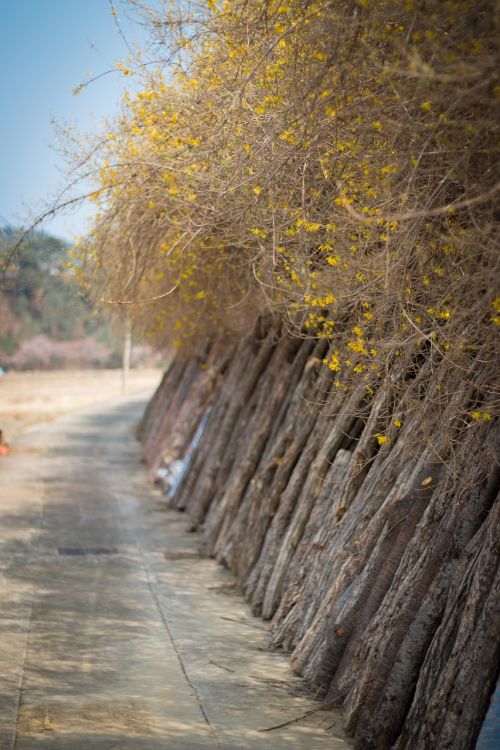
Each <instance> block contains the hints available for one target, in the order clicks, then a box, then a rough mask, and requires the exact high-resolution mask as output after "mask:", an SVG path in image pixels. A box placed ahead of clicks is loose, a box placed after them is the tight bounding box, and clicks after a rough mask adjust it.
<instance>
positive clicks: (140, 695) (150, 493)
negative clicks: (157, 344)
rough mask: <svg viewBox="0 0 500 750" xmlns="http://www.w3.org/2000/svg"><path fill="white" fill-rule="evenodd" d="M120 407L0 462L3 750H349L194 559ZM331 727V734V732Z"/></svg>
mask: <svg viewBox="0 0 500 750" xmlns="http://www.w3.org/2000/svg"><path fill="white" fill-rule="evenodd" d="M144 405H145V402H144V401H143V400H139V399H137V398H136V399H134V400H131V401H128V402H126V401H118V402H115V403H114V404H112V405H110V406H108V407H105V408H104V407H100V408H99V409H94V410H92V411H85V412H81V413H80V414H77V415H74V414H73V415H69V416H66V417H63V418H61V419H59V420H58V421H57V422H54V423H51V424H49V425H44V426H43V427H38V428H36V429H32V430H30V431H27V432H25V433H24V434H23V435H22V436H21V437H20V438H19V439H18V441H17V442H16V444H15V445H14V450H13V452H12V454H11V455H10V456H8V457H5V458H1V459H0V674H1V675H2V681H1V683H0V750H35V749H38V748H40V749H42V748H43V749H44V750H58V749H60V750H97V749H98V750H107V749H108V748H109V749H111V748H115V749H116V750H160V749H161V750H165V749H169V750H205V749H206V750H209V749H210V750H212V749H215V748H223V749H224V750H240V749H241V750H250V749H251V750H253V749H254V748H262V749H264V748H266V750H267V748H270V749H271V750H282V749H283V750H285V748H286V750H293V749H294V748H307V750H316V749H317V748H318V749H320V748H325V749H326V748H328V749H329V750H340V749H341V748H346V747H347V745H346V743H345V742H344V741H343V740H342V739H339V735H340V729H339V728H340V719H339V717H338V715H337V714H336V713H334V712H332V711H315V712H314V713H312V714H311V715H310V716H309V717H307V718H306V719H304V720H301V721H298V722H294V723H291V724H290V725H288V726H286V727H284V728H282V729H280V730H275V731H272V732H262V731H260V730H262V729H265V728H268V727H271V726H274V725H276V724H280V723H282V722H286V721H288V720H291V719H294V718H296V717H299V716H301V715H303V714H305V713H307V712H308V711H311V710H313V709H315V708H317V705H316V704H314V703H312V702H311V701H310V700H308V699H306V698H304V697H303V696H301V695H300V681H299V680H298V679H297V678H296V677H294V675H293V673H292V672H291V671H290V669H289V667H288V663H287V659H286V657H284V656H283V655H278V654H272V653H269V652H267V651H266V650H265V646H266V644H267V642H268V634H267V631H266V630H265V628H264V625H263V624H262V622H261V621H260V620H258V619H255V618H253V617H252V616H251V615H250V614H249V611H248V609H247V607H246V606H245V604H244V602H243V601H242V599H241V598H240V597H239V596H238V595H236V594H235V593H234V591H233V590H232V588H231V586H232V578H231V576H230V575H229V574H228V573H227V572H226V571H224V570H222V569H221V568H220V567H219V566H217V565H216V564H215V563H214V562H213V561H211V560H204V559H200V558H198V557H197V555H196V537H195V536H194V535H192V534H188V533H187V532H186V530H185V527H186V523H185V521H184V519H183V517H182V515H180V514H178V513H175V512H171V511H167V510H166V509H165V505H164V503H163V500H162V498H161V496H160V495H159V494H158V493H157V492H156V491H155V490H154V489H153V488H151V486H150V485H149V483H148V481H147V478H146V472H145V470H144V467H143V466H142V465H141V464H140V462H139V447H138V445H137V443H136V442H135V439H134V438H133V434H132V425H133V423H134V421H136V420H137V419H138V417H139V416H140V414H141V412H142V409H143V408H144ZM332 724H335V725H334V726H333V728H331V729H327V728H328V727H329V726H331V725H332Z"/></svg>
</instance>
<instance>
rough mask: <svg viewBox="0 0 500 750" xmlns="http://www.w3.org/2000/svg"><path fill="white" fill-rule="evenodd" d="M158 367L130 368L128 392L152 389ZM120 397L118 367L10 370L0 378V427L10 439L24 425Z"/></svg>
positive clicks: (159, 372)
mask: <svg viewBox="0 0 500 750" xmlns="http://www.w3.org/2000/svg"><path fill="white" fill-rule="evenodd" d="M161 375H162V372H161V370H158V369H141V370H132V371H131V372H130V375H129V381H128V388H127V393H128V394H135V393H140V392H141V391H145V392H146V391H152V389H154V388H155V387H156V386H157V385H158V383H159V380H160V378H161ZM120 396H122V389H121V371H120V370H61V371H57V372H40V371H33V372H9V373H7V374H6V375H5V376H4V377H2V378H1V379H0V429H2V430H3V432H4V437H5V439H6V440H11V439H12V438H13V437H15V435H17V434H18V433H19V432H21V431H22V430H23V429H25V428H26V427H29V426H30V425H33V424H38V423H40V422H47V421H50V420H52V419H55V418H56V417H59V416H61V415H62V414H66V413H68V412H72V411H77V410H78V409H83V408H85V407H86V406H92V405H93V404H98V403H106V402H108V401H110V400H112V399H115V398H119V397H120Z"/></svg>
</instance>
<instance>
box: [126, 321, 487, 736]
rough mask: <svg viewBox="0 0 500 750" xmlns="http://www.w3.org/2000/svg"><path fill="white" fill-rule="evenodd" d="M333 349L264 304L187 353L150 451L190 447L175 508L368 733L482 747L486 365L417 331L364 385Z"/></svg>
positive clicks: (169, 454) (155, 407) (281, 639)
mask: <svg viewBox="0 0 500 750" xmlns="http://www.w3.org/2000/svg"><path fill="white" fill-rule="evenodd" d="M327 351H328V343H327V342H326V341H325V340H319V341H314V340H311V339H307V338H305V339H304V340H299V339H297V338H294V339H290V338H287V336H286V334H285V333H284V332H282V329H281V327H280V324H279V323H278V322H276V321H274V320H272V319H267V320H263V321H259V323H258V324H257V326H256V329H255V331H254V332H253V334H252V335H251V336H248V337H246V338H244V339H242V340H240V341H239V342H237V343H235V344H231V343H230V342H229V343H227V342H222V341H219V342H214V343H213V344H212V345H211V346H209V347H208V348H207V349H206V351H204V352H203V353H202V354H201V355H199V356H198V357H184V358H182V357H181V356H180V355H179V356H178V357H176V359H175V361H174V362H173V364H172V365H171V367H170V369H169V371H168V373H167V374H166V375H165V377H164V379H163V381H162V383H161V385H160V387H159V389H158V392H157V394H156V395H155V397H154V398H153V400H152V402H151V404H150V406H149V408H148V410H147V412H146V415H145V417H144V419H143V422H142V425H141V427H140V434H141V439H142V441H143V444H144V450H145V455H146V458H147V460H148V463H149V465H150V466H151V467H153V468H154V467H157V466H159V465H167V466H168V464H169V462H172V461H174V460H176V459H178V458H183V459H184V460H185V462H186V464H187V467H188V468H187V471H186V472H185V473H184V475H183V477H182V480H181V482H180V484H179V486H178V487H177V489H176V491H175V492H174V494H173V497H172V498H171V503H172V504H173V505H174V506H175V507H177V508H180V509H184V510H186V512H187V513H188V515H189V517H190V518H191V522H192V526H193V529H198V530H200V532H201V548H202V550H203V551H204V552H205V553H206V554H209V555H212V556H214V557H216V558H217V559H218V560H219V561H220V562H221V563H223V564H224V565H226V566H227V567H229V568H230V569H231V570H232V571H233V573H234V574H235V575H236V577H237V580H238V582H239V584H240V586H241V588H242V590H243V591H244V593H245V595H246V596H247V598H248V600H249V601H250V603H251V605H252V608H253V610H254V612H255V613H258V614H261V615H262V616H263V617H264V618H266V619H271V620H272V623H271V626H272V631H273V646H274V647H275V648H283V649H286V650H289V651H290V652H291V661H292V665H293V667H294V668H295V670H296V671H297V672H298V673H299V674H302V675H303V676H304V678H305V679H306V680H307V682H308V684H309V685H310V686H311V689H312V690H314V692H315V694H316V695H322V696H324V697H326V698H327V699H328V701H336V702H338V704H339V705H342V707H343V712H344V719H345V726H346V730H347V732H348V733H349V734H351V735H352V736H353V737H354V742H355V747H356V748H359V749H360V750H371V749H372V748H373V749H375V748H377V749H384V748H394V750H421V749H426V748H429V749H430V748H440V749H441V748H443V749H445V750H446V749H448V748H449V750H452V748H453V749H454V748H461V749H462V748H463V750H472V748H473V747H474V743H475V739H476V737H477V735H478V733H479V731H480V728H481V722H482V719H483V717H484V715H485V712H486V710H487V707H488V701H489V698H490V695H491V693H492V691H493V688H494V686H495V683H496V680H497V677H498V658H499V656H500V637H499V631H500V628H499V627H498V626H499V618H500V613H499V609H498V606H499V605H498V593H499V591H498V589H499V586H500V580H499V574H498V562H499V555H500V544H499V541H498V540H499V533H498V532H499V531H500V529H499V523H500V500H499V496H498V487H499V475H498V472H497V471H496V470H495V465H494V463H495V461H494V455H495V450H497V448H498V426H497V423H496V420H495V419H491V420H486V421H480V422H475V423H473V422H472V421H470V419H467V418H466V417H464V414H466V413H467V412H468V411H469V412H470V411H471V410H472V409H473V408H474V405H475V404H476V403H478V402H480V399H481V394H480V391H479V386H478V385H477V383H479V382H480V380H481V375H482V374H484V373H481V367H482V366H483V365H482V364H481V362H480V361H479V360H478V362H477V365H476V366H475V367H474V368H472V370H470V371H468V372H462V371H459V370H458V369H452V368H450V366H449V364H448V362H447V360H446V358H441V357H439V356H438V355H437V354H436V352H434V351H433V350H432V348H431V347H428V346H425V347H424V346H420V347H419V348H417V349H416V351H415V352H413V353H409V355H408V358H407V359H406V360H405V361H397V362H395V363H394V364H393V365H391V368H390V370H389V372H388V373H387V377H385V378H384V379H381V380H380V381H379V382H378V383H375V384H374V385H373V387H372V388H370V389H368V390H367V388H366V387H365V386H362V385H358V386H354V385H350V384H349V383H348V384H347V385H344V386H342V385H341V387H338V384H337V385H334V384H333V383H332V377H331V373H330V372H329V370H328V368H326V367H324V366H322V360H323V358H324V357H325V356H326V354H327ZM381 434H383V435H384V439H383V440H382V441H380V440H379V438H380V435H381Z"/></svg>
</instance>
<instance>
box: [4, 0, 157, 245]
mask: <svg viewBox="0 0 500 750" xmlns="http://www.w3.org/2000/svg"><path fill="white" fill-rule="evenodd" d="M116 7H117V11H118V17H119V18H120V20H121V24H122V28H123V30H124V32H125V34H126V37H127V39H128V41H129V42H131V43H132V44H134V43H137V42H139V43H140V42H141V36H142V33H143V32H142V29H141V27H140V26H139V25H138V24H136V23H134V22H133V21H132V20H131V19H128V18H127V16H126V13H125V8H124V6H123V5H122V4H121V3H120V2H119V1H118V2H117V3H116ZM0 18H1V23H0V29H1V32H0V34H1V36H0V97H1V98H0V101H1V105H2V117H1V118H0V167H1V179H0V225H1V224H4V223H5V222H8V223H10V224H13V225H15V226H18V225H20V224H23V223H25V222H26V221H27V220H29V215H30V211H31V212H32V213H34V214H37V213H39V212H40V211H41V209H43V208H44V206H45V203H46V201H48V200H50V198H51V197H52V196H55V194H56V193H57V191H58V189H59V188H60V187H61V186H62V185H64V176H63V173H62V170H63V168H64V163H63V161H62V159H61V157H60V156H59V154H58V153H57V152H56V151H54V150H53V149H52V148H51V145H50V144H53V143H54V140H55V133H54V129H53V126H52V123H51V120H52V118H55V119H56V120H57V121H59V122H70V123H73V124H75V125H76V126H77V127H79V128H82V129H84V130H88V129H94V130H95V129H98V124H99V121H100V120H101V118H102V117H103V116H112V115H113V114H114V113H116V112H117V111H118V107H119V102H120V98H121V94H122V91H123V86H124V81H125V80H126V79H124V78H123V76H122V75H121V74H120V73H111V74H109V75H106V76H104V77H102V78H100V79H99V80H98V81H96V82H95V83H93V84H92V85H90V86H89V87H87V88H85V89H84V90H83V91H82V92H81V93H80V94H79V95H78V96H74V95H73V94H72V89H73V88H74V87H75V86H77V85H78V84H79V83H80V82H81V81H82V80H84V79H85V78H86V77H87V75H88V74H91V75H98V74H100V73H103V72H104V71H106V70H109V69H110V68H112V67H113V63H114V61H115V60H117V59H119V58H122V59H124V58H126V57H127V55H128V50H127V48H126V46H125V43H124V42H123V40H122V38H121V37H120V35H119V34H118V32H117V29H116V26H115V24H114V21H113V18H112V16H111V13H110V6H109V2H108V0H11V1H10V2H4V3H2V8H1V15H0ZM127 82H128V79H127ZM89 210H90V209H85V208H84V209H79V210H77V211H76V212H74V213H72V214H71V215H65V216H59V217H56V218H55V219H53V220H52V221H51V222H47V223H46V224H45V225H44V228H45V229H46V230H47V231H50V232H53V233H55V234H57V235H59V236H62V237H65V238H67V239H70V238H71V236H72V235H73V234H78V233H80V232H81V231H84V229H85V222H86V217H87V216H88V214H89Z"/></svg>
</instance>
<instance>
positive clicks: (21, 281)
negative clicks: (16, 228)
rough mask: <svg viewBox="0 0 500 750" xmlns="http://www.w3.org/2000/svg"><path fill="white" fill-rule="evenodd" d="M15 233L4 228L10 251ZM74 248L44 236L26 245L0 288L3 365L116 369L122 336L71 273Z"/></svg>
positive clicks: (38, 234) (3, 238) (36, 235)
mask: <svg viewBox="0 0 500 750" xmlns="http://www.w3.org/2000/svg"><path fill="white" fill-rule="evenodd" d="M12 238H13V232H12V231H8V230H4V231H3V233H2V235H1V239H0V242H1V244H2V245H3V247H4V248H5V247H6V246H7V245H8V244H9V243H10V242H12ZM68 253H69V246H68V245H67V244H66V243H65V242H64V241H63V240H61V239H58V238H57V237H53V236H51V235H49V234H46V233H44V232H34V233H33V234H32V235H31V236H30V237H29V238H28V239H27V240H26V241H25V242H24V243H23V245H22V249H21V251H20V253H19V254H18V256H17V257H16V263H15V265H14V267H12V268H11V269H10V270H9V271H8V273H7V276H6V278H5V279H4V281H3V284H2V287H1V288H0V365H1V366H3V367H8V368H14V369H28V368H33V367H37V368H42V369H51V368H56V367H69V366H78V367H114V366H115V367H116V366H119V364H120V338H121V337H120V335H119V332H118V331H117V332H116V333H115V332H112V331H111V329H110V326H109V322H108V321H107V320H106V318H105V317H104V315H103V314H102V312H96V311H95V310H93V309H92V306H91V305H90V303H89V302H88V301H87V300H86V299H85V298H84V297H83V295H82V293H81V290H80V289H79V287H78V284H77V283H76V282H75V280H74V275H73V273H72V272H71V271H68Z"/></svg>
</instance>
